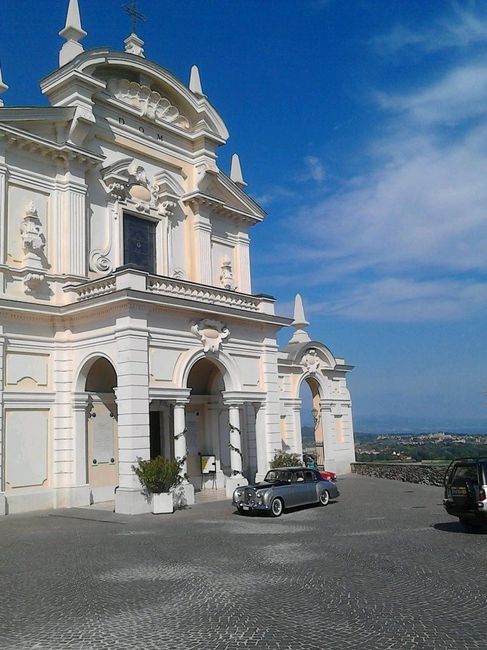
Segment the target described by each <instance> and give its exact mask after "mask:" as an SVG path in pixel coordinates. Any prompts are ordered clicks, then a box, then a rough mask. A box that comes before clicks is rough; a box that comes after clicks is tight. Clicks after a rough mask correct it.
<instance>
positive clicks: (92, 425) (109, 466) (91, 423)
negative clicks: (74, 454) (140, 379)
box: [84, 357, 118, 503]
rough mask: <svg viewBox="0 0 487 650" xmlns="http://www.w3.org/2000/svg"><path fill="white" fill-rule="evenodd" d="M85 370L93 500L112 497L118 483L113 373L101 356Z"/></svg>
mask: <svg viewBox="0 0 487 650" xmlns="http://www.w3.org/2000/svg"><path fill="white" fill-rule="evenodd" d="M85 370H87V372H86V373H85V374H86V379H85V382H84V390H85V393H86V398H87V408H86V466H87V479H88V485H89V487H90V500H91V503H96V502H100V501H109V500H111V499H113V498H114V490H115V487H116V486H117V485H118V425H117V403H116V396H115V388H116V386H117V374H116V372H115V369H114V367H113V366H112V364H111V363H110V361H108V359H106V358H104V357H98V358H97V359H96V360H95V361H91V362H90V366H89V369H88V368H87V369H85Z"/></svg>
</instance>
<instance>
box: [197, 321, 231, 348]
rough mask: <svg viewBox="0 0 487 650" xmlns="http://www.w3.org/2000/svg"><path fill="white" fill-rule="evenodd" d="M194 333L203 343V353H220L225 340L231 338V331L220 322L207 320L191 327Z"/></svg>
mask: <svg viewBox="0 0 487 650" xmlns="http://www.w3.org/2000/svg"><path fill="white" fill-rule="evenodd" d="M191 331H192V333H193V334H194V335H195V336H197V337H198V338H199V339H200V340H201V342H202V343H203V352H205V353H206V352H218V351H219V350H220V348H221V346H222V343H223V341H224V340H225V339H227V338H228V337H229V336H230V330H229V329H228V327H226V325H224V324H223V323H221V322H220V321H218V320H211V319H209V318H206V319H204V320H201V321H199V322H194V323H193V324H192V326H191Z"/></svg>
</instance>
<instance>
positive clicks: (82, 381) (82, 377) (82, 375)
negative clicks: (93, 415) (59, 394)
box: [73, 352, 118, 393]
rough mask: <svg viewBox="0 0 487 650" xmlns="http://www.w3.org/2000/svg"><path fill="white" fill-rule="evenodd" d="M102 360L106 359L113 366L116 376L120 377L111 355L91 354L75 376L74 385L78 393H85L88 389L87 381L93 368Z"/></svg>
mask: <svg viewBox="0 0 487 650" xmlns="http://www.w3.org/2000/svg"><path fill="white" fill-rule="evenodd" d="M100 359H105V360H106V361H108V363H110V365H111V366H112V368H113V370H114V372H115V375H116V376H117V377H118V373H117V366H116V364H115V362H114V360H113V359H112V358H111V356H110V355H108V354H106V353H105V352H90V353H89V354H88V355H87V356H86V357H85V358H84V359H83V360H82V361H81V363H80V364H79V366H78V371H77V373H76V375H75V377H76V378H75V381H74V382H73V385H74V387H75V392H76V393H84V392H85V389H86V380H87V377H88V375H89V373H90V370H91V368H92V366H93V365H94V364H95V363H96V362H97V361H98V360H100Z"/></svg>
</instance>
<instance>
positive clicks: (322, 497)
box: [320, 490, 330, 506]
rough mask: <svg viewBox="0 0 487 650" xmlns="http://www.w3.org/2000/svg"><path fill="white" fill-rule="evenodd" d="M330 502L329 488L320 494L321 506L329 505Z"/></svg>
mask: <svg viewBox="0 0 487 650" xmlns="http://www.w3.org/2000/svg"><path fill="white" fill-rule="evenodd" d="M329 503H330V493H329V492H328V490H323V492H322V493H321V494H320V506H327V505H328V504H329Z"/></svg>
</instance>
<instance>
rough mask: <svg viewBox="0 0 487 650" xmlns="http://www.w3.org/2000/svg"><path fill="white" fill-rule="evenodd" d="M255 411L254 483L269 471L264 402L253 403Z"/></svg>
mask: <svg viewBox="0 0 487 650" xmlns="http://www.w3.org/2000/svg"><path fill="white" fill-rule="evenodd" d="M254 409H255V443H256V452H257V474H256V475H255V482H256V483H258V482H259V481H263V480H264V476H265V475H266V474H267V470H268V469H269V454H268V452H267V434H266V408H265V403H264V402H254Z"/></svg>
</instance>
